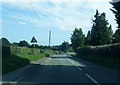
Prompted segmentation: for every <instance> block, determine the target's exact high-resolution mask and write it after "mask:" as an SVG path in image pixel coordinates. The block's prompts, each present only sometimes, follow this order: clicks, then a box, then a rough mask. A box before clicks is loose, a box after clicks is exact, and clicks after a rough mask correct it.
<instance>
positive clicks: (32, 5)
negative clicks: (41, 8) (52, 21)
mask: <svg viewBox="0 0 120 85" xmlns="http://www.w3.org/2000/svg"><path fill="white" fill-rule="evenodd" d="M29 4H30V6H31V8H32V10H33V12H34V14H35V15H36V17H38V19H39V20H40V17H39V15H38V14H37V12H36V10H35V8H34V6H33V5H32V3H31V1H30V0H29Z"/></svg>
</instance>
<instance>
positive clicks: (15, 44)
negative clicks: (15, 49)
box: [11, 42, 19, 46]
mask: <svg viewBox="0 0 120 85" xmlns="http://www.w3.org/2000/svg"><path fill="white" fill-rule="evenodd" d="M18 44H19V43H17V42H14V43H12V44H11V45H12V46H18Z"/></svg>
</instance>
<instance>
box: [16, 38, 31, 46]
mask: <svg viewBox="0 0 120 85" xmlns="http://www.w3.org/2000/svg"><path fill="white" fill-rule="evenodd" d="M18 45H19V46H21V47H28V46H29V44H28V42H27V41H25V40H23V41H20V42H19V43H18Z"/></svg>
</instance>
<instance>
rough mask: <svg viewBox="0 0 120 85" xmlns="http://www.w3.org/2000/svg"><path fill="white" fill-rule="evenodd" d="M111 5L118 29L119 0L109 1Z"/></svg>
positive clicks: (119, 19)
mask: <svg viewBox="0 0 120 85" xmlns="http://www.w3.org/2000/svg"><path fill="white" fill-rule="evenodd" d="M110 3H111V4H112V5H113V8H112V9H110V10H111V11H112V12H113V13H114V14H115V17H116V19H115V20H116V22H117V23H118V28H119V29H120V1H119V2H110Z"/></svg>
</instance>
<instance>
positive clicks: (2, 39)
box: [0, 38, 11, 47]
mask: <svg viewBox="0 0 120 85" xmlns="http://www.w3.org/2000/svg"><path fill="white" fill-rule="evenodd" d="M0 41H2V47H9V46H10V45H11V43H10V42H9V41H8V40H7V39H6V38H1V39H0Z"/></svg>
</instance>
